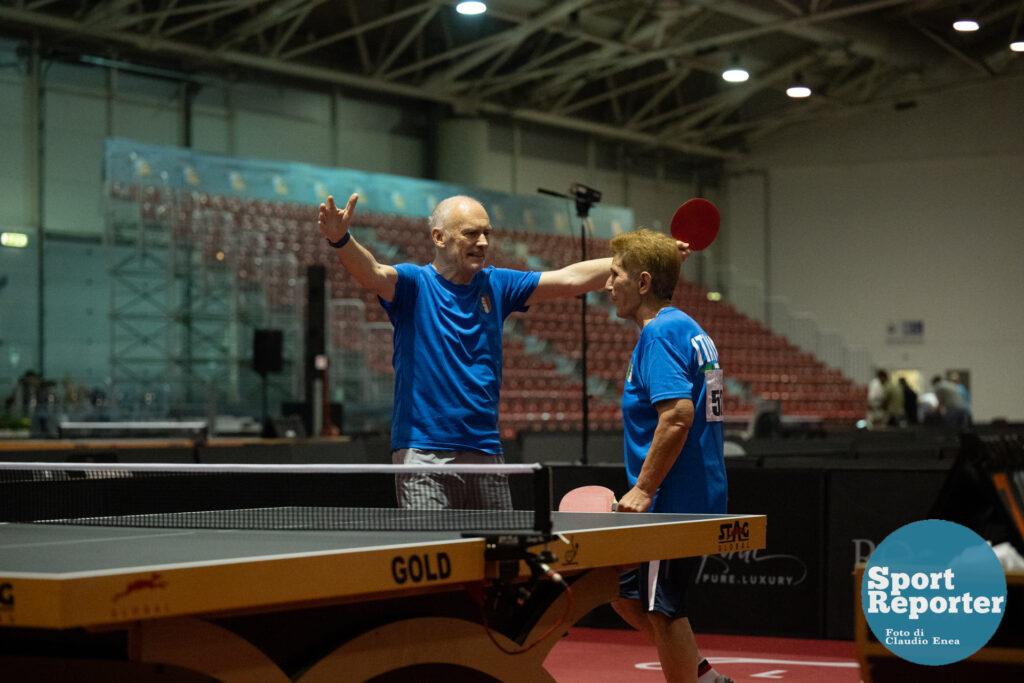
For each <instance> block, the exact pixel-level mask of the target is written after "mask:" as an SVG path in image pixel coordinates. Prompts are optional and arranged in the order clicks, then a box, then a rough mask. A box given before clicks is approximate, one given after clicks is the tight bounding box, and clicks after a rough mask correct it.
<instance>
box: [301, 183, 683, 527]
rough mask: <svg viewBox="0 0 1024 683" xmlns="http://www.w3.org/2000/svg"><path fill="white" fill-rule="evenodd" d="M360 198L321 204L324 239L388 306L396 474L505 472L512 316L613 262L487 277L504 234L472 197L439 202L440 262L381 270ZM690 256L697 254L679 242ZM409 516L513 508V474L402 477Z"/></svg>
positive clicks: (586, 283) (590, 284) (574, 288)
mask: <svg viewBox="0 0 1024 683" xmlns="http://www.w3.org/2000/svg"><path fill="white" fill-rule="evenodd" d="M358 199H359V196H358V195H356V194H353V195H352V196H351V197H349V200H348V202H347V204H346V206H345V208H344V209H340V208H338V207H337V206H336V205H335V202H334V198H333V197H328V198H327V202H326V203H324V204H321V205H320V211H319V226H320V232H321V234H322V235H323V236H324V237H325V238H326V239H327V241H328V243H330V245H331V246H333V247H334V248H335V249H336V253H337V257H338V261H339V263H341V265H342V266H343V267H344V268H345V269H346V270H347V271H348V272H349V273H350V274H351V275H352V276H353V277H354V278H355V279H356V281H358V282H359V284H360V285H362V286H363V287H365V288H366V289H368V290H369V291H371V292H374V293H375V294H376V295H377V296H378V297H379V299H380V302H381V305H382V306H383V307H384V310H385V311H386V312H387V314H388V318H389V319H390V320H391V324H392V325H393V326H394V328H395V332H394V356H393V358H394V360H393V364H394V368H395V402H394V412H393V418H392V424H391V451H392V460H393V462H395V463H396V464H401V463H404V464H417V465H418V464H438V465H443V464H448V463H454V464H498V463H502V462H504V460H503V458H502V450H501V440H500V437H499V434H498V394H499V390H500V388H501V362H502V326H503V323H504V321H505V318H507V317H508V316H509V315H510V314H511V313H513V312H516V311H526V310H527V309H528V308H529V307H530V306H531V305H533V304H537V303H541V302H544V301H550V300H552V299H556V298H560V297H574V296H579V295H580V294H583V293H585V292H590V291H594V290H598V289H601V288H602V286H603V285H604V282H605V280H606V279H607V278H608V274H609V272H610V268H611V259H610V258H600V259H593V260H589V261H581V262H579V263H575V264H573V265H570V266H566V267H565V268H561V269H559V270H554V271H549V272H536V271H517V270H510V269H506V268H495V267H494V266H486V267H485V265H484V264H485V262H486V260H487V249H488V247H490V245H491V239H492V234H493V232H494V229H493V228H492V226H491V221H490V218H489V217H488V215H487V211H486V210H485V209H484V207H483V205H481V204H480V202H478V201H476V200H475V199H473V198H471V197H466V196H455V197H449V198H447V199H445V200H443V201H442V202H440V203H439V204H438V205H437V207H436V208H435V209H434V211H433V213H432V214H431V215H430V219H429V221H428V228H429V230H430V240H431V242H432V243H433V245H434V258H433V261H432V262H431V263H430V264H428V265H425V266H418V265H414V264H410V263H403V264H399V265H395V266H390V265H384V264H382V263H379V262H378V261H377V259H376V258H374V256H373V254H371V253H370V252H369V251H368V250H367V249H366V248H365V247H363V246H362V245H361V244H359V243H358V242H357V241H356V240H355V239H354V238H353V237H352V234H351V233H350V232H349V227H350V225H351V223H352V217H353V215H354V213H355V208H356V202H357V201H358ZM678 246H679V249H680V255H681V257H682V258H685V257H686V256H687V255H688V254H689V250H688V249H686V246H685V245H684V244H682V243H678ZM396 490H397V495H398V502H399V505H401V506H402V507H407V508H418V509H443V508H462V509H511V507H512V500H511V496H510V493H509V488H508V482H507V478H506V476H505V475H488V476H484V477H474V478H472V479H466V478H463V477H459V476H456V475H444V474H441V475H413V474H410V475H401V476H399V477H397V478H396Z"/></svg>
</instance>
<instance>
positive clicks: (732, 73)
mask: <svg viewBox="0 0 1024 683" xmlns="http://www.w3.org/2000/svg"><path fill="white" fill-rule="evenodd" d="M722 78H723V79H725V80H727V81H729V82H730V83H742V82H743V81H745V80H747V79H748V78H750V73H749V72H748V71H747V70H746V69H744V68H743V67H742V66H740V58H739V56H738V55H733V56H732V61H731V62H729V66H727V67H726V69H725V71H723V72H722Z"/></svg>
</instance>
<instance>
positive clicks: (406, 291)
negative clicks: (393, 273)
mask: <svg viewBox="0 0 1024 683" xmlns="http://www.w3.org/2000/svg"><path fill="white" fill-rule="evenodd" d="M394 268H395V270H397V271H398V282H396V283H395V295H394V296H393V297H392V298H391V301H385V300H384V299H382V298H381V297H379V296H378V297H377V301H379V302H380V305H381V306H383V308H384V310H385V311H387V314H388V318H390V319H391V321H392V322H394V320H395V317H396V316H401V314H402V312H403V311H405V310H408V309H409V307H410V306H412V303H413V302H414V301H415V299H416V296H415V293H416V282H417V279H418V276H419V268H420V266H417V265H416V264H414V263H399V264H397V265H395V267H394Z"/></svg>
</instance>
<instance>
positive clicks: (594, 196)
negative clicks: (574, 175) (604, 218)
mask: <svg viewBox="0 0 1024 683" xmlns="http://www.w3.org/2000/svg"><path fill="white" fill-rule="evenodd" d="M569 194H571V195H572V196H573V199H575V200H576V201H577V202H582V203H584V204H597V203H598V202H599V201H601V191H600V190H595V189H594V188H592V187H587V186H586V185H583V184H581V183H573V184H572V185H570V186H569Z"/></svg>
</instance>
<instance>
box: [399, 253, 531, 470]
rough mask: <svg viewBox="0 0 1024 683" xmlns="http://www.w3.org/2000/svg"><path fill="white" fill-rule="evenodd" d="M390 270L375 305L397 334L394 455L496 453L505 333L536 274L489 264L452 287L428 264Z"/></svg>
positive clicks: (498, 448)
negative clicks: (390, 281) (394, 279)
mask: <svg viewBox="0 0 1024 683" xmlns="http://www.w3.org/2000/svg"><path fill="white" fill-rule="evenodd" d="M395 269H396V270H398V283H397V284H396V285H395V296H394V298H393V299H392V300H391V301H390V302H386V301H384V300H383V299H381V300H380V301H381V305H382V306H383V307H384V310H385V311H387V314H388V318H389V319H390V320H391V324H392V325H393V326H394V328H395V336H394V356H393V360H392V365H394V368H395V406H394V413H393V418H392V422H391V449H392V450H398V449H401V448H423V449H427V450H444V451H482V452H484V453H493V454H499V453H501V440H500V438H499V435H498V392H499V390H500V389H501V352H502V327H503V325H504V322H505V318H507V317H508V316H509V315H510V314H511V313H513V312H515V311H525V310H527V307H526V301H527V299H529V298H530V295H531V294H533V290H534V289H535V288H536V287H537V282H538V281H539V280H540V273H538V272H532V271H518V270H508V269H505V268H495V267H494V266H489V267H487V268H484V269H483V270H481V271H480V272H479V273H477V274H476V275H475V276H474V277H473V279H472V280H471V281H470V283H469V284H468V285H456V284H452V283H451V282H449V281H448V280H446V279H445V278H443V277H441V275H440V274H439V273H438V272H437V270H435V269H434V266H433V265H426V266H418V265H415V264H411V263H403V264H400V265H397V266H395Z"/></svg>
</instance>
